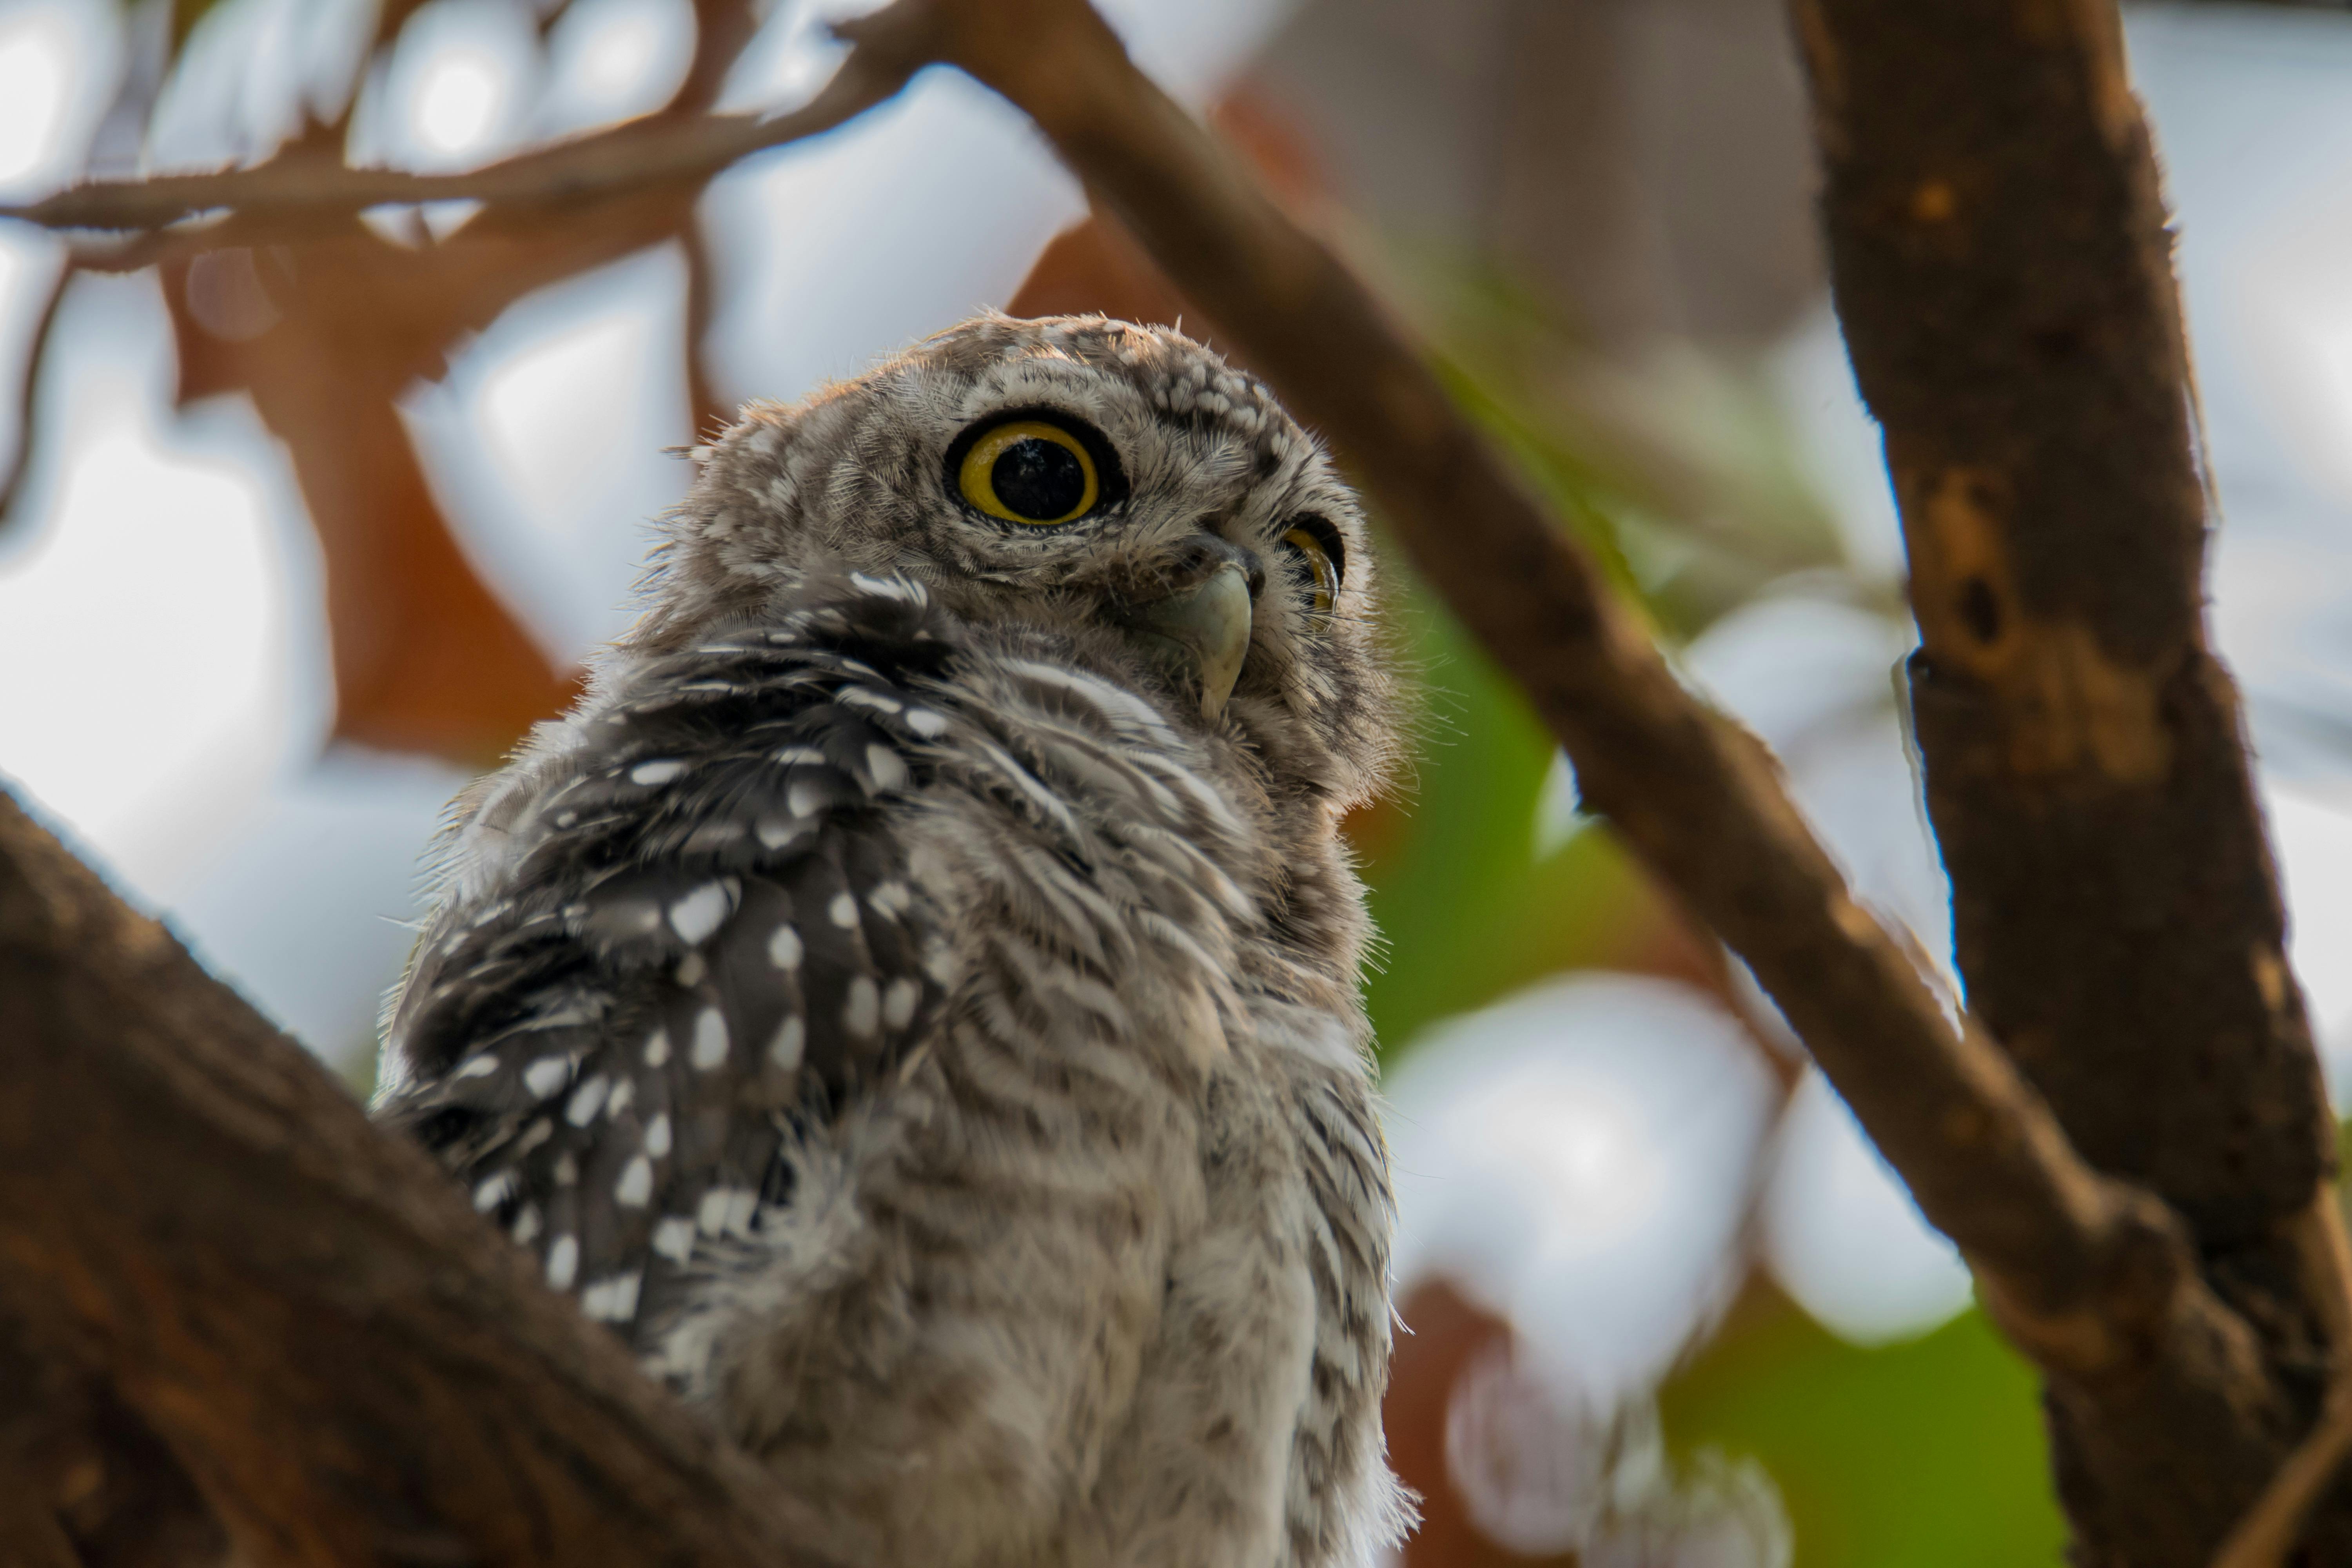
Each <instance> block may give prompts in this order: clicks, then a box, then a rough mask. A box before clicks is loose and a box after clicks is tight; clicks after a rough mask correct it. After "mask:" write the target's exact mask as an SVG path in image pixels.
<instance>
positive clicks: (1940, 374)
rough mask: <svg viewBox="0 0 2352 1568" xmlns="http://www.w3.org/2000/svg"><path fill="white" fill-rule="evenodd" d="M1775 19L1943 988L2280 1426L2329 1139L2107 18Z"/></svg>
mask: <svg viewBox="0 0 2352 1568" xmlns="http://www.w3.org/2000/svg"><path fill="white" fill-rule="evenodd" d="M1794 16H1795V21H1796V29H1797V33H1798V36H1799V37H1800V39H1801V42H1802V45H1803V47H1804V52H1805V56H1806V59H1807V64H1808V67H1809V70H1810V73H1811V81H1812V89H1813V101H1814V105H1815V110H1816V124H1817V127H1818V135H1819V141H1820V142H1821V147H1822V156H1823V161H1824V163H1825V166H1826V171H1827V186H1826V191H1825V196H1824V203H1823V211H1824V218H1825V223H1826V226H1827V229H1828V233H1829V238H1830V248H1831V258H1832V275H1833V278H1834V280H1835V288H1836V295H1837V304H1838V310H1839V314H1840V316H1841V318H1842V319H1843V322H1844V326H1845V333H1846V340H1847V342H1848V344H1849V346H1850V349H1851V352H1852V353H1853V363H1854V370H1855V374H1856V376H1857V378H1858V380H1859V382H1860V384H1861V387H1862V391H1863V395H1864V397H1865V398H1866V399H1867V400H1868V402H1869V404H1870V406H1871V408H1872V411H1873V412H1874V414H1875V415H1876V416H1878V419H1879V421H1880V423H1881V425H1882V426H1884V428H1885V439H1886V454H1887V463H1888V468H1889V469H1890V471H1891V473H1892V475H1893V478H1894V481H1895V493H1896V498H1897V500H1898V501H1899V503H1900V508H1901V510H1902V514H1903V526H1904V537H1905V542H1906V545H1907V547H1908V553H1909V557H1910V564H1911V583H1910V592H1911V599H1912V604H1913V606H1914V609H1915V610H1916V615H1917V619H1918V623H1919V627H1920V637H1921V647H1920V650H1919V652H1918V654H1917V655H1916V656H1915V658H1913V661H1912V666H1911V675H1912V681H1911V687H1912V710H1913V714H1914V716H1915V720H1916V727H1917V733H1918V742H1919V748H1920V752H1921V755H1922V757H1923V758H1924V760H1925V763H1926V771H1927V804H1928V809H1929V812H1930V814H1931V816H1933V818H1934V821H1935V825H1936V832H1937V838H1938V840H1939V841H1940V843H1941V845H1942V847H1943V853H1944V859H1945V863H1946V865H1947V867H1948V869H1949V871H1950V874H1951V880H1952V889H1953V917H1954V918H1953V924H1954V931H1955V936H1956V938H1957V947H1958V959H1959V964H1960V970H1961V973H1962V974H1963V975H1964V977H1965V978H1966V980H1967V983H1968V990H1969V1004H1970V1006H1971V1008H1972V1009H1973V1010H1974V1011H1975V1013H1976V1014H1977V1016H1979V1017H1980V1018H1981V1019H1983V1021H1984V1022H1985V1024H1986V1026H1988V1027H1989V1028H1990V1031H1991V1032H1992V1034H1993V1035H1994V1036H1995V1037H1997V1038H1998V1039H1999V1040H2000V1042H2001V1044H2002V1045H2003V1046H2005V1047H2007V1048H2008V1050H2009V1051H2010V1053H2011V1055H2012V1056H2013V1057H2014V1058H2015V1059H2016V1060H2017V1061H2018V1063H2019V1065H2020V1066H2021V1068H2022V1069H2023V1070H2024V1072H2025V1074H2026V1076H2027V1077H2028V1078H2029V1079H2032V1082H2033V1083H2034V1085H2035V1086H2036V1087H2037V1088H2038V1089H2041V1090H2042V1093H2043V1094H2044V1095H2045V1096H2046V1097H2047V1098H2048V1100H2049V1101H2050V1104H2051V1106H2052V1108H2053V1110H2054V1111H2055V1112H2056V1114H2057V1116H2058V1118H2059V1121H2060V1122H2061V1123H2062V1124H2063V1127H2064V1128H2065V1130H2066V1133H2067V1136H2068V1138H2069V1139H2070V1140H2071V1141H2072V1142H2074V1145H2075V1146H2076V1147H2077V1148H2079V1149H2080V1150H2082V1151H2083V1152H2084V1155H2085V1156H2087V1157H2088V1158H2089V1159H2090V1160H2091V1161H2092V1162H2093V1163H2095V1164H2096V1165H2097V1166H2099V1167H2100V1168H2101V1169H2103V1170H2105V1171H2108V1172H2111V1173H2116V1174H2117V1175H2121V1176H2124V1177H2126V1178H2128V1179H2130V1180H2133V1181H2135V1182H2138V1183H2143V1184H2146V1185H2147V1187H2148V1188H2149V1189H2151V1190H2152V1191H2153V1192H2155V1193H2156V1194H2158V1196H2160V1197H2161V1198H2163V1199H2164V1200H2165V1201H2166V1202H2167V1203H2168V1204H2169V1205H2172V1206H2173V1207H2174V1208H2176V1209H2177V1210H2179V1212H2180V1213H2181V1214H2182V1215H2184V1216H2185V1217H2186V1219H2187V1220H2188V1222H2189V1226H2190V1227H2191V1229H2192V1232H2193V1235H2194V1239H2195V1241H2196V1244H2197V1246H2198V1247H2199V1249H2200V1254H2201V1255H2202V1259H2203V1261H2204V1264H2205V1271H2206V1273H2207V1276H2208V1278H2209V1279H2212V1280H2213V1281H2214V1283H2215V1285H2216V1287H2217V1288H2218V1289H2220V1290H2221V1292H2222V1293H2223V1295H2224V1296H2225V1298H2226V1299H2228V1300H2230V1301H2231V1304H2232V1305H2233V1306H2234V1307H2236V1308H2237V1309H2238V1310H2239V1311H2240V1313H2241V1314H2242V1317H2243V1318H2244V1319H2245V1321H2249V1322H2252V1323H2255V1324H2259V1325H2261V1326H2262V1331H2263V1345H2262V1352H2263V1358H2264V1360H2265V1361H2266V1362H2267V1363H2269V1367H2268V1372H2267V1373H2266V1375H2267V1376H2268V1377H2269V1378H2270V1379H2271V1380H2272V1381H2273V1383H2274V1384H2275V1385H2276V1386H2277V1387H2279V1388H2280V1389H2281V1391H2282V1392H2283V1393H2284V1394H2286V1395H2287V1396H2288V1398H2289V1400H2290V1401H2291V1403H2292V1405H2293V1406H2294V1409H2295V1412H2296V1415H2297V1417H2298V1419H2303V1418H2307V1417H2308V1416H2309V1415H2311V1414H2312V1410H2313V1406H2314V1405H2315V1404H2316V1403H2317V1401H2318V1397H2319V1390H2320V1383H2321V1380H2322V1377H2323V1374H2324V1372H2325V1369H2326V1365H2327V1363H2328V1361H2329V1359H2330V1357H2329V1350H2330V1346H2331V1344H2339V1345H2340V1338H2339V1337H2338V1336H2332V1335H2331V1334H2330V1333H2329V1331H2328V1324H2329V1321H2330V1319H2331V1317H2334V1316H2340V1314H2339V1313H2337V1311H2336V1308H2337V1305H2338V1303H2337V1302H2336V1301H2335V1300H2333V1299H2332V1298H2333V1296H2334V1295H2335V1293H2336V1292H2337V1291H2339V1290H2340V1289H2342V1287H2341V1284H2340V1283H2339V1281H2338V1279H2336V1277H2334V1276H2333V1275H2332V1274H2330V1273H2329V1272H2328V1271H2325V1270H2323V1271H2318V1272H2316V1273H2315V1271H2314V1270H2312V1269H2310V1268H2305V1267H2303V1266H2302V1264H2301V1261H2300V1251H2299V1248H2298V1245H2297V1241H2296V1236H2297V1233H2298V1230H2299V1228H2300V1227H2304V1226H2306V1224H2307V1221H2306V1218H2305V1216H2306V1215H2320V1216H2322V1217H2323V1218H2324V1219H2325V1220H2326V1223H2328V1224H2329V1225H2331V1226H2332V1225H2334V1224H2335V1223H2336V1221H2335V1219H2334V1215H2335V1206H2334V1204H2333V1202H2332V1201H2326V1200H2327V1194H2326V1187H2325V1182H2326V1177H2327V1175H2328V1171H2329V1166H2330V1164H2331V1156H2332V1147H2333V1131H2334V1127H2333V1121H2332V1119H2331V1118H2330V1116H2329V1115H2328V1113H2327V1109H2326V1096H2325V1092H2324V1090H2323V1089H2322V1087H2321V1084H2320V1079H2319V1068H2318V1058H2317V1056H2316V1054H2315V1051H2314V1050H2313V1048H2312V1043H2311V1031H2310V1027H2309V1026H2308V1024H2307V1023H2306V1021H2305V1016H2304V1008H2303V999H2302V995H2301V993H2300V991H2299V989H2298V988H2297V986H2296V984H2295V982H2294V976H2293V974H2292V973H2290V971H2289V969H2288V966H2287V962H2286V953H2285V944H2284V915H2283V912H2282V910H2281V906H2280V901H2279V895H2278V889H2277V884H2276V879H2275V877H2274V875H2273V869H2272V866H2271V863H2270V858H2269V854H2268V851H2267V849H2266V847H2265V844H2264V839H2263V822H2262V813H2261V808H2260V805H2259V803H2258V801H2257V798H2256V795H2255V791H2254V784H2253V779H2252V771H2251V767H2250V764H2249V763H2248V759H2247V756H2246V752H2245V749H2244V746H2243V743H2242V733H2243V724H2242V715H2241V713H2240V710H2239V706H2238V699H2237V692H2236V689H2235V687H2234V686H2233V684H2232V683H2231V679H2230V677H2229V674H2228V672H2227V671H2226V670H2225V669H2223V668H2222V667H2221V664H2220V662H2219V661H2218V660H2217V659H2216V658H2214V657H2213V655H2212V652H2211V650H2210V648H2209V647H2207V644H2206V640H2205V631H2204V595H2205V581H2204V543H2205V535H2206V530H2207V526H2208V522H2209V514H2208V501H2209V497H2208V494H2207V491H2206V489H2205V483H2204V476H2203V473H2202V470H2201V468H2200V463H2199V460H2198V456H2197V452H2196V449H2195V440H2194V437H2195V432H2194V430H2193V428H2192V411H2193V408H2194V391H2193V388H2192V385H2191V383H2190V379H2189V363H2188V355H2187V352H2186V347H2185V340H2184V335H2183V329H2182V326H2181V321H2180V310H2179V299H2178V294H2177V290H2176V289H2175V286H2174V283H2173V278H2172V265H2171V262H2172V251H2171V237H2170V235H2169V233H2168V230H2167V228H2166V226H2165V214H2164V210H2163V203H2162V198H2161V195H2160V193H2159V189H2158V176H2157V169H2156V162H2155V159H2154V157H2153V155H2152V153H2151V151H2150V149H2149V146H2148V142H2147V130H2146V127H2145V126H2144V124H2143V122H2142V120H2141V115H2140V111H2139V106H2138V104H2137V100H2135V99H2134V98H2133V96H2132V92H2131V87H2130V83H2129V81H2128V79H2127V77H2126V69H2125V63H2124V55H2123V48H2122V40H2121V37H2120V28H2119V26H2118V24H2117V18H2116V13H2115V10H2114V8H2113V7H2112V6H2110V5H2084V4H2079V3H2074V0H2025V3H2023V4H2016V3H2012V0H1933V3H1927V0H1918V3H1915V4H1911V5H1900V6H1886V5H1877V4H1874V3H1873V0H1796V3H1795V5H1794ZM2125 1084H2128V1085H2129V1086H2130V1091H2129V1092H2118V1089H2119V1086H2122V1085H2125ZM2315 1191H2316V1192H2318V1193H2319V1194H2321V1201H2318V1202H2316V1203H2315V1198H2314V1194H2315ZM2347 1397H2352V1396H2347ZM2054 1408H2055V1410H2056V1412H2057V1419H2056V1426H2057V1431H2056V1437H2057V1441H2058V1446H2059V1447H2060V1449H2061V1454H2062V1465H2063V1466H2065V1467H2067V1468H2071V1469H2072V1470H2073V1471H2074V1474H2075V1476H2076V1484H2075V1485H2074V1488H2073V1489H2072V1491H2071V1495H2070V1496H2069V1499H2068V1501H2069V1504H2070V1507H2071V1509H2072V1510H2073V1512H2074V1517H2075V1520H2076V1522H2077V1525H2078V1527H2079V1528H2081V1529H2082V1530H2083V1531H2084V1533H2085V1535H2086V1536H2087V1537H2089V1538H2090V1539H2093V1540H2095V1541H2096V1542H2099V1549H2100V1550H2101V1551H2102V1552H2112V1553H2114V1554H2116V1556H2117V1557H2118V1558H2119V1559H2120V1560H2124V1561H2129V1562H2132V1563H2161V1562H2168V1561H2170V1562H2195V1561H2199V1560H2200V1558H2201V1557H2202V1556H2203V1555H2204V1554H2205V1553H2206V1552H2209V1551H2210V1546H2211V1544H2212V1542H2214V1541H2215V1540H2217V1539H2218V1538H2219V1536H2220V1534H2221V1531H2222V1530H2224V1529H2225V1528H2226V1527H2227V1526H2228V1525H2229V1523H2230V1521H2231V1517H2232V1515H2233V1513H2234V1511H2235V1510H2233V1509H2232V1508H2231V1505H2230V1504H2229V1502H2228V1501H2227V1500H2226V1499H2225V1498H2223V1497H2221V1496H2218V1495H2217V1496H2216V1497H2214V1498H2213V1499H2212V1500H2211V1506H2212V1507H2213V1509H2214V1510H2216V1511H2215V1512H2214V1513H2213V1514H2211V1515H2210V1517H2208V1518H2206V1519H2205V1520H2203V1521H2201V1522H2200V1523H2199V1524H2197V1525H2196V1526H2195V1527H2193V1528H2191V1529H2189V1531H2188V1532H2187V1533H2186V1534H2185V1535H2184V1534H2183V1533H2182V1532H2181V1531H2180V1529H2179V1523H2178V1521H2174V1520H2170V1519H2166V1518H2162V1517H2160V1516H2158V1515H2155V1514H2152V1513H2151V1512H2150V1511H2149V1494H2150V1491H2151V1489H2152V1488H2155V1487H2158V1486H2159V1485H2161V1484H2163V1483H2162V1481H2161V1479H2160V1478H2158V1477H2156V1476H2153V1475H2150V1474H2147V1473H2144V1472H2143V1471H2142V1470H2141V1468H2140V1460H2139V1459H2137V1458H2134V1457H2133V1456H2132V1455H2131V1454H2129V1453H2126V1452H2123V1451H2119V1450H2118V1449H2117V1448H2116V1443H2117V1441H2118V1440H2120V1439H2121V1438H2122V1436H2123V1435H2118V1434H2116V1433H2112V1432H2109V1431H2107V1430H2105V1427H2104V1426H2103V1425H2102V1424H2101V1423H2100V1421H2099V1420H2098V1419H2097V1418H2096V1416H2095V1415H2092V1414H2086V1413H2084V1412H2081V1411H2077V1410H2075V1409H2074V1408H2073V1407H2072V1406H2071V1405H2070V1404H2069V1403H2068V1402H2067V1401H2066V1400H2065V1399H2064V1398H2063V1397H2062V1398H2061V1399H2060V1400H2059V1401H2057V1403H2056V1405H2055V1406H2054ZM2136 1446H2137V1445H2133V1444H2129V1443H2127V1444H2126V1447H2136ZM2304 1484H2305V1486H2306V1488H2307V1487H2308V1484H2309V1482H2308V1479H2307V1478H2306V1479H2305V1483H2304ZM2347 1523H2352V1521H2340V1522H2339V1525H2338V1528H2342V1527H2343V1525H2344V1524H2347Z"/></svg>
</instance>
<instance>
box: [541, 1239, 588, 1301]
mask: <svg viewBox="0 0 2352 1568" xmlns="http://www.w3.org/2000/svg"><path fill="white" fill-rule="evenodd" d="M579 1272H580V1238H579V1237H574V1236H559V1237H556V1238H555V1244H554V1245H553V1246H552V1247H549V1248H548V1249H547V1282H548V1283H549V1284H550V1285H552V1286H554V1287H555V1288H556V1289H559V1290H569V1289H572V1276H573V1275H575V1274H577V1273H579Z"/></svg>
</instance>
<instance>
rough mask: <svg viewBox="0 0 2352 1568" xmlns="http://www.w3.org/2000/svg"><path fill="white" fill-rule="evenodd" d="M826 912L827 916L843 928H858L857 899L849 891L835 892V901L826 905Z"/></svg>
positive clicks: (845, 929)
mask: <svg viewBox="0 0 2352 1568" xmlns="http://www.w3.org/2000/svg"><path fill="white" fill-rule="evenodd" d="M824 912H825V916H826V918H827V919H829V920H831V921H833V923H834V924H835V925H837V926H839V927H840V928H841V929H842V930H844V931H856V929H857V900H856V899H853V898H851V897H850V896H849V895H848V894H847V893H835V894H834V896H833V902H831V903H829V904H827V905H825V907H824Z"/></svg>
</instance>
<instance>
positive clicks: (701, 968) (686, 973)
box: [677, 952, 710, 988]
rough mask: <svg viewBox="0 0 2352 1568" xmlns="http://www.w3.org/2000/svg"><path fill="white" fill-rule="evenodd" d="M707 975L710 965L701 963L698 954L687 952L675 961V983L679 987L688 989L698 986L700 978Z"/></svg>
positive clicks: (700, 982)
mask: <svg viewBox="0 0 2352 1568" xmlns="http://www.w3.org/2000/svg"><path fill="white" fill-rule="evenodd" d="M708 973H710V965H709V964H708V963H704V962H703V961H702V954H700V953H698V952H689V953H688V954H687V955H686V956H685V957H684V958H681V959H679V960H678V961H677V983H678V984H680V985H684V986H687V987H688V988H691V987H693V986H697V985H699V984H702V977H703V976H704V975H706V974H708Z"/></svg>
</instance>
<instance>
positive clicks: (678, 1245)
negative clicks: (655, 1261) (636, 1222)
mask: <svg viewBox="0 0 2352 1568" xmlns="http://www.w3.org/2000/svg"><path fill="white" fill-rule="evenodd" d="M654 1251H655V1252H656V1254H657V1255H658V1256H660V1257H663V1258H668V1259H669V1260H670V1261H671V1262H672V1263H684V1262H685V1261H686V1260H687V1259H688V1258H691V1257H693V1256H694V1222H693V1221H692V1220H690V1219H688V1218H687V1217H686V1216H685V1215H670V1216H669V1217H667V1219H665V1220H663V1221H662V1222H661V1224H659V1225H657V1226H654Z"/></svg>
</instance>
